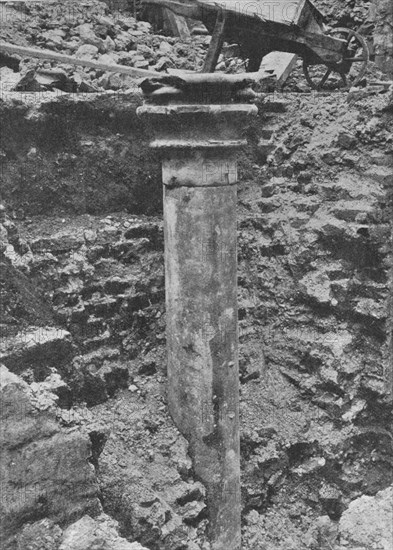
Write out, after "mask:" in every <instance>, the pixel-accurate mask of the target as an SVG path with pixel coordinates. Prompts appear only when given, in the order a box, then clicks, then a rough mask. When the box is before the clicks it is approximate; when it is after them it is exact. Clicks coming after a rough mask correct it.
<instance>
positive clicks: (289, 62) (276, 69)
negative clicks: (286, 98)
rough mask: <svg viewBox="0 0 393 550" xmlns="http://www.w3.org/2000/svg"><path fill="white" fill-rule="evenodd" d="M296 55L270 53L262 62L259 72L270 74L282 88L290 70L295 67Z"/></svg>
mask: <svg viewBox="0 0 393 550" xmlns="http://www.w3.org/2000/svg"><path fill="white" fill-rule="evenodd" d="M296 61H297V55H296V54H294V53H287V52H271V53H269V54H268V55H265V57H264V58H263V60H262V65H261V70H262V71H265V72H272V74H274V75H275V76H276V78H277V83H278V85H279V86H282V85H283V84H284V83H285V81H286V79H287V78H288V76H289V75H290V73H291V71H292V69H293V68H294V67H295V65H296Z"/></svg>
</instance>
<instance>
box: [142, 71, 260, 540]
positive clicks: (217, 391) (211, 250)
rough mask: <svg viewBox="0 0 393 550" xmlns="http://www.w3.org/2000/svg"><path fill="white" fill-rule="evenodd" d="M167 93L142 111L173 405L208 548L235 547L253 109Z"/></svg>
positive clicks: (170, 406) (169, 395) (253, 107)
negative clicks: (205, 522)
mask: <svg viewBox="0 0 393 550" xmlns="http://www.w3.org/2000/svg"><path fill="white" fill-rule="evenodd" d="M199 76H200V77H203V76H204V75H202V74H201V75H199ZM227 91H228V90H227ZM172 92H173V89H172ZM168 94H169V97H167V99H166V101H167V104H161V105H159V104H156V103H150V104H149V103H147V104H145V105H144V106H143V107H141V108H139V114H140V115H142V116H145V117H147V118H148V121H149V122H150V123H152V125H153V128H154V132H155V138H156V139H155V140H154V141H153V142H152V143H151V147H153V148H155V149H156V150H157V152H160V153H161V156H162V180H163V184H164V232H165V276H166V283H165V284H166V320H167V350H168V402H169V409H170V413H171V415H172V418H173V420H174V422H175V424H176V426H177V427H178V429H179V430H180V432H181V433H182V434H183V435H184V436H185V437H186V438H187V440H188V441H189V444H190V446H189V448H190V454H191V458H192V460H193V465H194V471H195V474H196V477H197V478H198V479H199V480H200V481H201V482H202V483H203V484H204V485H205V487H206V489H207V505H208V516H209V538H210V542H211V546H212V549H213V550H240V548H241V542H240V510H241V503H240V497H241V495H240V445H239V382H238V379H239V372H238V329H237V296H236V290H237V289H236V272H237V258H236V202H237V186H236V183H237V179H238V174H237V163H236V158H235V154H236V149H238V148H239V147H241V146H242V145H244V144H245V140H244V138H243V137H242V130H243V128H244V126H245V125H246V124H247V118H248V117H250V116H252V115H255V114H256V112H257V109H256V107H255V106H254V105H249V104H245V103H243V104H239V103H233V102H232V103H230V102H228V103H225V104H223V103H209V99H211V96H210V94H207V97H206V94H203V97H202V96H199V97H198V99H199V100H200V101H198V102H195V97H193V98H192V99H193V101H192V102H191V101H190V100H189V99H188V98H187V95H186V96H185V97H184V96H182V97H181V98H180V100H179V99H177V103H175V101H174V100H175V99H176V98H178V94H174V95H173V96H172V97H171V89H169V90H168ZM163 95H164V96H165V93H162V90H161V92H160V94H159V97H160V98H162V97H163ZM153 96H154V94H153ZM234 96H235V93H233V94H232V98H231V99H232V101H233V97H234ZM213 97H214V94H213ZM226 97H228V96H226ZM151 99H153V100H154V97H151Z"/></svg>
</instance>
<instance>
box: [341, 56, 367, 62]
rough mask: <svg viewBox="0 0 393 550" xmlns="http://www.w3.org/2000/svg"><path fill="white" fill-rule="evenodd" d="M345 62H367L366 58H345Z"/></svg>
mask: <svg viewBox="0 0 393 550" xmlns="http://www.w3.org/2000/svg"><path fill="white" fill-rule="evenodd" d="M344 61H351V62H352V63H359V62H360V61H367V58H366V57H344Z"/></svg>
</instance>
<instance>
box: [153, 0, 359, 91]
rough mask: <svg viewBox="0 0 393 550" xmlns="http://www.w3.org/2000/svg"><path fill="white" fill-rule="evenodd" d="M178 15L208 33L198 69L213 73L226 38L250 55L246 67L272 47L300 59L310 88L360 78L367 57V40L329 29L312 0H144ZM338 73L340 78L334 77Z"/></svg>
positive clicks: (255, 66)
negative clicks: (201, 23) (203, 61)
mask: <svg viewBox="0 0 393 550" xmlns="http://www.w3.org/2000/svg"><path fill="white" fill-rule="evenodd" d="M143 2H144V3H145V4H147V5H149V4H150V5H151V4H154V5H159V6H162V7H163V8H168V9H170V10H172V11H173V12H174V13H176V14H178V15H182V16H184V17H189V18H192V19H197V20H199V21H202V22H203V23H204V24H205V26H206V27H207V29H208V30H209V32H210V33H211V34H212V38H211V42H210V46H209V49H208V52H207V56H206V60H205V63H204V66H203V69H202V72H214V70H215V67H216V65H217V61H218V58H219V55H220V52H221V49H222V46H223V43H224V41H225V42H228V43H236V44H238V45H239V47H240V51H241V55H242V56H243V57H244V58H246V59H248V66H247V71H249V72H255V71H258V69H259V67H260V64H261V61H262V58H263V57H264V56H265V55H267V54H268V53H270V52H272V51H282V52H288V53H294V54H297V55H299V56H300V57H301V58H302V59H303V70H304V74H305V77H306V79H307V81H308V83H309V84H310V86H311V87H312V88H313V89H317V90H319V89H321V88H322V87H323V86H327V85H328V84H329V82H331V80H330V79H332V78H334V82H335V86H341V87H345V88H347V87H350V86H355V85H356V84H358V83H359V82H360V81H361V79H362V78H363V77H364V74H365V72H366V70H367V65H368V61H369V51H368V46H367V42H366V41H365V39H364V38H363V37H362V36H361V35H360V34H359V33H357V32H356V31H354V30H352V29H346V28H341V27H340V28H333V29H331V30H330V31H328V30H327V29H326V28H325V25H324V16H323V15H322V13H321V12H320V11H318V10H317V8H316V7H315V6H314V5H313V4H312V2H310V0H275V1H269V0H252V1H250V0H225V1H223V2H221V3H220V2H215V1H213V0H143ZM337 75H338V78H337Z"/></svg>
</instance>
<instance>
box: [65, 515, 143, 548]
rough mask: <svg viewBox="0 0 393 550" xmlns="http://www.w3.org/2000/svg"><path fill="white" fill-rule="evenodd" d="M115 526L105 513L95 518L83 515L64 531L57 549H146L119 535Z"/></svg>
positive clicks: (114, 522)
mask: <svg viewBox="0 0 393 550" xmlns="http://www.w3.org/2000/svg"><path fill="white" fill-rule="evenodd" d="M117 526H118V525H117V522H116V521H114V520H111V519H110V518H109V517H108V516H106V515H105V514H102V515H101V516H99V517H98V518H97V519H92V518H91V517H90V516H83V518H81V519H80V520H79V521H77V522H76V523H73V524H72V525H70V526H69V527H68V528H67V529H66V530H65V531H64V535H63V540H62V543H61V545H60V548H59V550H147V549H146V548H145V547H144V546H141V545H140V544H139V543H138V542H128V541H127V540H126V539H123V538H121V537H119V535H118V532H117Z"/></svg>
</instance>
